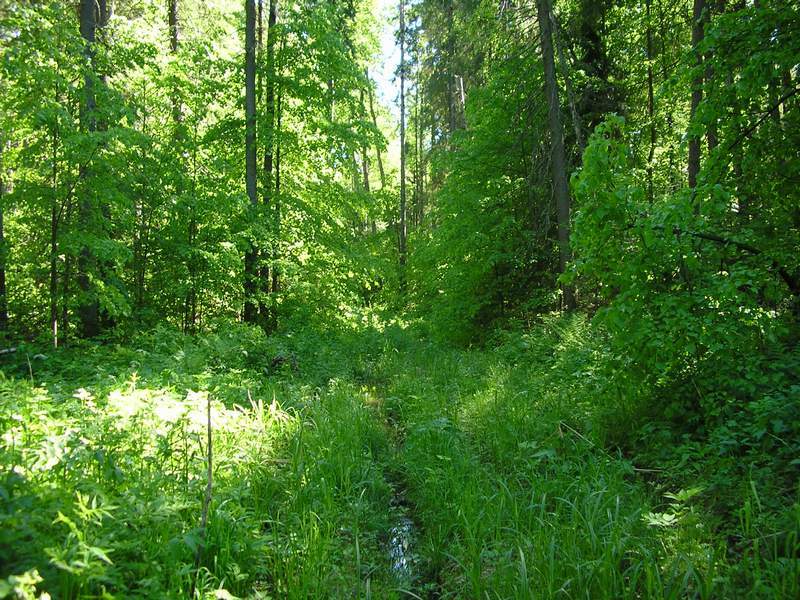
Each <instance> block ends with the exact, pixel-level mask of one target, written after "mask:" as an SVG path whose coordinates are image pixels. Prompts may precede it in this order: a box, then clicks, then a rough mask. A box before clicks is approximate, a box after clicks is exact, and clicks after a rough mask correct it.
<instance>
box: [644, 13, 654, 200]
mask: <svg viewBox="0 0 800 600" xmlns="http://www.w3.org/2000/svg"><path fill="white" fill-rule="evenodd" d="M651 3H652V0H647V2H646V18H647V118H648V120H649V121H650V150H649V151H648V153H647V199H648V200H649V201H650V202H651V203H652V202H653V157H654V156H655V152H656V121H655V94H654V91H653V87H654V86H653V28H652V26H651V24H650V5H651Z"/></svg>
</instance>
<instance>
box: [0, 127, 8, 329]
mask: <svg viewBox="0 0 800 600" xmlns="http://www.w3.org/2000/svg"><path fill="white" fill-rule="evenodd" d="M5 148H6V141H5V139H4V138H3V136H2V135H0V332H5V331H8V297H7V290H6V257H7V256H8V250H7V248H6V237H5V227H4V223H3V217H4V214H5V202H6V189H7V188H6V185H7V184H6V166H5V163H4V162H3V155H4V153H5Z"/></svg>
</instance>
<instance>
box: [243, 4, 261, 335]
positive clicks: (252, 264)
mask: <svg viewBox="0 0 800 600" xmlns="http://www.w3.org/2000/svg"><path fill="white" fill-rule="evenodd" d="M244 81H245V186H246V188H247V197H248V199H249V200H250V206H251V208H252V211H251V215H253V217H255V215H256V212H257V210H256V207H257V205H258V193H257V190H256V177H257V175H256V164H257V159H256V3H255V0H245V68H244ZM257 269H258V251H257V248H256V241H255V240H254V239H253V236H252V235H251V236H250V247H249V248H248V249H247V251H246V252H245V256H244V320H245V322H246V323H255V322H256V321H257V320H258V304H257V298H256V296H257V292H258V274H257Z"/></svg>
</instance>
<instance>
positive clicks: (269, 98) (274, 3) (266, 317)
mask: <svg viewBox="0 0 800 600" xmlns="http://www.w3.org/2000/svg"><path fill="white" fill-rule="evenodd" d="M277 22H278V0H270V1H269V17H268V20H267V64H266V70H267V90H266V92H267V93H266V104H267V106H266V113H267V122H266V131H265V132H264V139H263V142H262V143H263V145H264V164H263V173H264V178H263V181H264V189H263V203H264V207H265V209H266V210H265V214H269V213H270V211H272V212H273V218H272V219H271V220H272V221H273V223H272V233H273V234H274V233H275V229H276V228H275V223H274V221H275V219H274V207H273V206H272V204H273V202H274V185H275V164H274V163H275V158H274V157H275V35H276V34H275V25H276V24H277ZM275 242H276V240H275V239H274V238H273V239H272V240H271V241H270V249H269V254H270V256H269V261H270V262H271V263H274V261H275V259H276V258H277V251H276V244H275ZM270 270H271V265H269V264H265V265H262V267H261V277H260V279H261V281H260V292H261V293H262V295H266V294H268V293H270V292H271V291H273V292H274V291H275V290H274V289H271V285H270V284H271V281H270V277H271V276H270ZM272 270H274V266H272ZM262 297H263V296H262ZM273 300H274V299H273ZM258 312H259V315H260V316H259V320H260V321H261V325H262V327H264V328H265V329H273V328H274V327H275V326H276V325H277V323H276V315H275V303H274V302H272V303H271V304H270V305H269V306H267V305H266V304H264V302H263V300H261V301H259V303H258Z"/></svg>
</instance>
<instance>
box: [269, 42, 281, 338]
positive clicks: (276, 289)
mask: <svg viewBox="0 0 800 600" xmlns="http://www.w3.org/2000/svg"><path fill="white" fill-rule="evenodd" d="M281 47H283V45H281ZM277 96H278V98H277V102H276V104H277V113H278V114H277V124H276V127H275V197H274V198H273V200H272V204H273V208H274V219H275V222H274V225H275V248H276V254H280V247H281V244H280V241H281V117H282V112H281V111H282V109H281V91H280V88H279V89H278V92H277ZM280 291H281V271H280V269H279V268H278V265H277V264H276V265H273V267H272V293H273V294H279V293H280ZM276 300H277V298H276ZM272 327H273V329H277V327H278V311H277V306H276V309H275V312H274V313H273V323H272Z"/></svg>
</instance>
